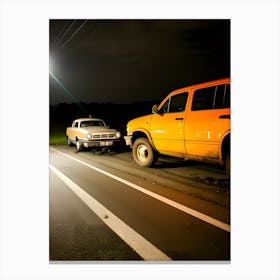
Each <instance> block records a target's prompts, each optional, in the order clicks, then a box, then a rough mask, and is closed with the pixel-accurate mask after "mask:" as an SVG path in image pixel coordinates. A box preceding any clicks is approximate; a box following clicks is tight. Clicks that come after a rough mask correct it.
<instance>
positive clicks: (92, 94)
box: [49, 19, 230, 104]
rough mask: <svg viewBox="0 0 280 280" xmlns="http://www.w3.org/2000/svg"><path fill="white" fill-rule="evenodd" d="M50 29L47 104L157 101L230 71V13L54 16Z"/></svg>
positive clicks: (222, 75) (226, 74) (228, 74)
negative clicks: (150, 17) (162, 17)
mask: <svg viewBox="0 0 280 280" xmlns="http://www.w3.org/2000/svg"><path fill="white" fill-rule="evenodd" d="M49 35H50V37H49V44H50V48H49V50H50V72H51V73H52V74H53V75H54V76H53V75H50V76H49V77H50V87H49V88H50V104H57V103H61V102H66V103H73V102H75V101H79V102H86V103H89V102H98V103H103V102H104V103H106V102H110V103H124V104H127V103H134V102H142V101H160V100H161V99H162V98H163V97H165V96H166V95H167V94H168V93H169V92H170V91H172V90H174V89H177V88H180V87H184V86H187V85H191V84H195V83H199V82H204V81H209V80H214V79H219V78H223V77H227V76H230V20H228V19H222V20H214V19H213V20H85V19H84V20H72V19H69V20H58V19H55V20H50V22H49ZM55 77H56V78H57V80H55ZM62 85H63V86H64V87H65V89H64V90H63V89H62ZM71 95H72V96H71Z"/></svg>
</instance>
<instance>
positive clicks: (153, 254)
mask: <svg viewBox="0 0 280 280" xmlns="http://www.w3.org/2000/svg"><path fill="white" fill-rule="evenodd" d="M50 169H51V170H52V171H53V172H54V173H55V174H56V175H57V176H58V177H59V178H60V179H61V180H62V181H63V182H64V183H65V184H66V185H67V186H68V187H69V188H70V189H71V190H72V191H73V192H74V193H75V194H76V195H77V196H78V197H79V198H80V199H81V200H82V201H83V202H84V203H85V204H86V205H87V206H88V207H89V208H90V209H91V210H92V211H93V212H94V213H95V214H96V215H97V216H98V217H99V218H100V219H101V220H102V221H103V222H104V223H105V224H106V225H107V226H108V227H109V228H110V229H112V230H113V231H114V232H115V233H116V234H117V235H118V236H119V237H120V238H121V239H123V240H124V241H125V242H126V243H127V244H128V245H129V246H130V247H131V248H132V249H134V250H135V251H136V253H137V254H139V255H140V256H141V257H142V258H143V259H144V260H146V261H170V260H171V258H169V257H168V256H167V255H165V254H164V253H163V252H161V251H160V250H159V249H158V248H156V247H155V246H154V245H153V244H152V243H150V242H149V241H148V240H146V239H145V238H144V237H142V236H141V235H140V234H139V233H137V232H136V231H135V230H133V229H132V228H131V227H129V226H128V225H127V224H125V223H124V222H123V221H122V220H121V219H119V218H118V217H117V216H115V215H114V214H113V213H112V212H111V211H110V210H108V209H107V208H106V207H104V206H103V205H102V204H101V203H99V202H98V201H97V200H96V199H94V198H93V197H92V196H90V195H89V194H88V193H87V192H85V191H84V190H83V189H82V188H81V187H79V186H78V185H77V184H76V183H74V182H73V181H72V180H70V179H69V178H68V177H67V176H65V175H64V174H63V173H62V172H60V171H59V170H58V169H56V168H55V167H53V166H52V165H50Z"/></svg>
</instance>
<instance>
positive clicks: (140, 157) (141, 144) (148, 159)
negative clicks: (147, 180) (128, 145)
mask: <svg viewBox="0 0 280 280" xmlns="http://www.w3.org/2000/svg"><path fill="white" fill-rule="evenodd" d="M132 154H133V158H134V160H135V162H136V163H137V164H139V165H140V166H145V167H149V166H151V165H152V164H153V163H154V161H155V160H156V157H155V151H154V149H153V147H152V146H151V144H150V143H149V141H148V139H146V138H139V139H137V140H136V141H135V142H134V143H133V146H132Z"/></svg>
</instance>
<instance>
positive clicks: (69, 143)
mask: <svg viewBox="0 0 280 280" xmlns="http://www.w3.org/2000/svg"><path fill="white" fill-rule="evenodd" d="M67 143H68V146H69V147H72V146H73V143H72V142H71V140H70V138H69V137H67Z"/></svg>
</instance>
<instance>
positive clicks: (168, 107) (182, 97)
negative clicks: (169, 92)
mask: <svg viewBox="0 0 280 280" xmlns="http://www.w3.org/2000/svg"><path fill="white" fill-rule="evenodd" d="M187 98H188V93H187V92H184V93H181V94H177V95H173V96H171V97H170V98H169V99H168V100H167V101H166V102H165V103H164V105H163V106H162V107H161V109H160V110H159V112H160V113H178V112H184V111H185V107H186V103H187Z"/></svg>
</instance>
